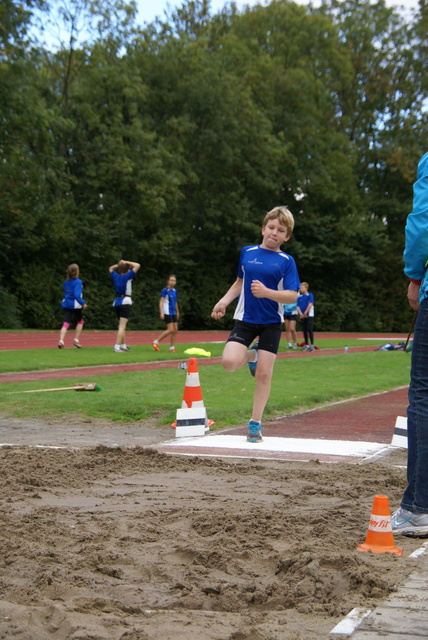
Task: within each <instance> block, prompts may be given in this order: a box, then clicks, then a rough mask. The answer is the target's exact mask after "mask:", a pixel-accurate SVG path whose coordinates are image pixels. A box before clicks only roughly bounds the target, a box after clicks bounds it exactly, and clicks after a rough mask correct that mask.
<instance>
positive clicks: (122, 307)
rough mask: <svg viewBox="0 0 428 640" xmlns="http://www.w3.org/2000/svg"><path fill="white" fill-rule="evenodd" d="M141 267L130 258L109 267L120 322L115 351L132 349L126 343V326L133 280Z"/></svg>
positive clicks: (115, 307)
mask: <svg viewBox="0 0 428 640" xmlns="http://www.w3.org/2000/svg"><path fill="white" fill-rule="evenodd" d="M139 268H140V265H139V263H138V262H131V261H130V260H119V262H118V263H117V264H113V265H112V266H111V267H109V272H110V275H111V277H112V280H113V285H114V290H115V293H116V298H115V299H114V302H113V307H114V310H115V311H116V316H117V320H118V323H119V324H118V329H117V335H116V344H115V345H114V352H115V353H122V352H123V351H131V349H130V348H129V347H128V346H127V344H126V327H127V325H128V320H129V316H130V314H131V308H132V297H131V296H132V280H133V279H134V278H135V276H136V275H137V271H138V270H139Z"/></svg>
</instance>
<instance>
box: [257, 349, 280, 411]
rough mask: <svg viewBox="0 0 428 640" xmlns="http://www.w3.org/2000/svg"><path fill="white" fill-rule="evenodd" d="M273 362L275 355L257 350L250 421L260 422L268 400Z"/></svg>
mask: <svg viewBox="0 0 428 640" xmlns="http://www.w3.org/2000/svg"><path fill="white" fill-rule="evenodd" d="M275 360H276V354H275V353H271V352H270V351H263V350H261V349H259V357H258V360H257V369H256V376H255V377H256V389H255V391H254V397H253V414H252V416H251V417H252V419H253V420H257V422H261V421H262V416H263V411H264V410H265V407H266V404H267V401H268V400H269V395H270V389H271V383H272V374H273V366H274V364H275Z"/></svg>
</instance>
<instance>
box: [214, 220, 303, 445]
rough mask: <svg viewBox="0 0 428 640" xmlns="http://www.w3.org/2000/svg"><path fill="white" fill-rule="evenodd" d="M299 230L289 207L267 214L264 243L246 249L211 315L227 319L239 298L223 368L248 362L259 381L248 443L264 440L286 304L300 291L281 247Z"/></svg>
mask: <svg viewBox="0 0 428 640" xmlns="http://www.w3.org/2000/svg"><path fill="white" fill-rule="evenodd" d="M293 229H294V218H293V215H292V214H291V212H290V211H289V210H288V209H287V207H275V208H274V209H272V211H269V213H267V214H266V216H265V218H264V220H263V225H262V237H263V240H262V243H261V244H260V245H253V246H246V247H243V249H242V250H241V255H240V259H239V266H238V277H237V279H236V280H235V282H234V283H233V284H232V286H231V287H230V288H229V290H228V291H227V292H226V294H225V295H224V296H223V297H222V298H221V299H220V300H219V301H218V302H217V303H216V304H215V305H214V308H213V310H212V313H211V316H212V317H213V318H215V319H216V320H219V319H220V318H223V316H224V315H225V313H226V308H227V306H228V305H229V304H230V303H231V302H232V301H233V300H235V298H238V297H239V302H238V305H237V307H236V310H235V314H234V319H235V325H234V327H233V329H232V332H231V334H230V336H229V338H228V341H227V343H226V346H225V348H224V350H223V355H222V365H223V368H224V369H225V370H226V371H236V369H239V368H241V367H244V366H245V365H247V364H248V366H249V369H250V372H251V374H252V375H253V376H254V377H255V379H256V388H255V391H254V397H253V410H252V416H251V420H250V421H249V423H248V436H247V441H248V442H262V440H263V438H262V431H263V428H262V425H261V420H262V415H263V411H264V409H265V406H266V403H267V401H268V399H269V395H270V389H271V381H272V373H273V366H274V364H275V359H276V354H277V352H278V347H279V342H280V339H281V325H282V323H283V321H284V304H291V303H293V302H295V301H296V299H297V292H298V290H299V287H300V282H299V275H298V273H297V268H296V264H295V262H294V259H293V258H292V257H291V256H289V255H287V254H286V253H284V252H283V251H281V245H282V244H283V243H284V242H287V240H289V239H290V237H291V234H292V232H293ZM256 338H258V340H256V341H255V342H253V341H254V340H255V339H256ZM251 343H252V344H251ZM250 345H251V347H250ZM249 347H250V348H249Z"/></svg>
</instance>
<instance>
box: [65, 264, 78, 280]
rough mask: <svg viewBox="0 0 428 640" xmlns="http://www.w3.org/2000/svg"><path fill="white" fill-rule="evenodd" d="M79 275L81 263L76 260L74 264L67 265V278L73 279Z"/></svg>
mask: <svg viewBox="0 0 428 640" xmlns="http://www.w3.org/2000/svg"><path fill="white" fill-rule="evenodd" d="M78 275H79V265H77V264H76V263H75V262H73V264H69V265H68V267H67V280H73V279H74V278H77V276H78Z"/></svg>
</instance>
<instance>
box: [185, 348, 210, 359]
mask: <svg viewBox="0 0 428 640" xmlns="http://www.w3.org/2000/svg"><path fill="white" fill-rule="evenodd" d="M184 353H187V355H189V356H206V357H207V358H210V357H211V351H205V349H198V348H197V347H192V348H191V349H186V351H185V352H184Z"/></svg>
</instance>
